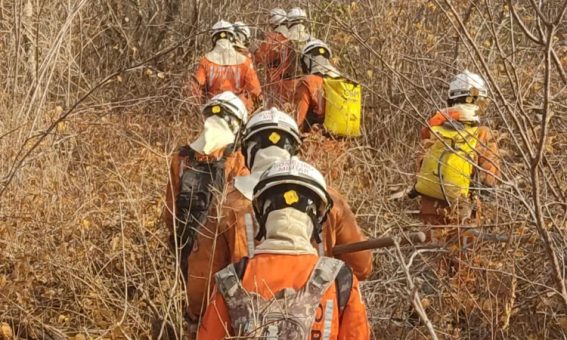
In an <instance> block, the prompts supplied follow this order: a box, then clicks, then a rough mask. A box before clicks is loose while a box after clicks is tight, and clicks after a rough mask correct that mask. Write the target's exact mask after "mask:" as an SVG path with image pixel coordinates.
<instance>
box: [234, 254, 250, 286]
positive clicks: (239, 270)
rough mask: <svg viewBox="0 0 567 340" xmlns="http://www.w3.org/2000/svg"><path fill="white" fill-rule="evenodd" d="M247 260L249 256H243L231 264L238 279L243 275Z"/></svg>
mask: <svg viewBox="0 0 567 340" xmlns="http://www.w3.org/2000/svg"><path fill="white" fill-rule="evenodd" d="M248 260H249V258H248V257H247V256H244V257H243V258H242V259H240V261H238V262H236V263H234V264H233V266H234V272H235V273H236V276H237V277H238V280H240V281H242V278H243V277H244V272H246V267H247V266H248Z"/></svg>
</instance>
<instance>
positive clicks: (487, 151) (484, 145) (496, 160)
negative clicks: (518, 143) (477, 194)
mask: <svg viewBox="0 0 567 340" xmlns="http://www.w3.org/2000/svg"><path fill="white" fill-rule="evenodd" d="M478 140H479V143H478V145H477V147H476V152H477V153H478V166H479V167H480V168H481V169H482V170H480V169H476V171H478V178H479V180H480V182H481V183H482V184H484V185H486V186H489V187H494V186H496V177H498V176H500V154H499V150H498V146H497V145H496V142H495V141H494V138H493V136H492V131H490V129H489V128H488V127H486V126H481V127H480V128H479V130H478Z"/></svg>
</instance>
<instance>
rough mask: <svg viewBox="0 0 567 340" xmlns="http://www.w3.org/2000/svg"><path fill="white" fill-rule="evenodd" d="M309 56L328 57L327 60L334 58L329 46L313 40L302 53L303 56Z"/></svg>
mask: <svg viewBox="0 0 567 340" xmlns="http://www.w3.org/2000/svg"><path fill="white" fill-rule="evenodd" d="M313 52H315V53H313ZM308 54H309V55H325V56H328V57H327V59H331V57H332V56H333V55H332V53H331V49H330V48H329V46H328V45H327V44H325V43H324V42H323V41H321V40H319V39H313V40H311V41H309V42H308V43H307V44H306V45H305V46H304V47H303V50H302V51H301V55H302V56H303V55H308Z"/></svg>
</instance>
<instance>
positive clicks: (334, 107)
mask: <svg viewBox="0 0 567 340" xmlns="http://www.w3.org/2000/svg"><path fill="white" fill-rule="evenodd" d="M323 87H324V91H325V120H324V122H323V125H324V126H325V128H326V129H327V130H328V131H329V132H331V133H332V134H333V135H335V136H342V137H357V136H360V121H361V116H362V114H361V111H362V94H361V89H360V84H357V83H353V82H351V81H349V80H347V79H344V78H329V77H327V78H325V79H324V80H323Z"/></svg>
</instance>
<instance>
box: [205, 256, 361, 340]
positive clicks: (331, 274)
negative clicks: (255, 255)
mask: <svg viewBox="0 0 567 340" xmlns="http://www.w3.org/2000/svg"><path fill="white" fill-rule="evenodd" d="M246 262H247V258H244V259H243V260H242V261H241V262H239V263H235V264H231V265H230V266H228V267H226V268H225V269H223V270H221V271H219V272H218V273H217V274H216V275H215V279H216V283H217V288H218V290H219V292H220V293H221V294H222V296H223V298H224V300H225V301H226V305H227V307H228V312H229V315H230V319H231V323H232V329H233V331H234V336H236V338H238V339H268V340H284V339H286V340H287V339H308V338H309V336H310V334H311V327H312V325H313V322H314V321H315V315H316V309H317V307H318V306H319V302H320V300H321V298H322V296H323V294H324V293H325V292H326V291H327V289H328V288H329V287H330V286H331V285H332V284H333V282H336V285H337V299H338V305H339V315H340V316H341V317H342V311H343V310H344V308H345V306H346V303H347V302H348V299H349V298H350V291H351V288H352V271H351V270H350V268H349V267H348V266H346V265H345V264H344V262H342V261H340V260H337V259H334V258H330V257H320V258H319V260H318V261H317V264H316V265H315V268H314V269H313V272H312V273H311V276H310V278H309V280H308V281H307V284H306V285H305V286H304V287H303V288H302V289H301V290H299V291H295V290H294V289H291V288H285V289H283V290H281V291H279V292H276V293H275V294H274V298H273V299H270V300H265V299H264V298H263V297H261V296H260V295H259V294H257V293H255V292H249V291H247V290H246V289H244V288H243V287H242V284H241V279H242V277H243V275H244V270H245V267H246ZM333 309H334V307H333V301H330V302H328V303H327V306H326V309H325V311H324V320H325V321H324V323H325V326H324V329H323V334H321V336H320V338H322V339H326V338H328V337H329V336H330V332H331V324H330V323H331V322H332V321H333V320H332V318H333ZM327 333H328V334H327Z"/></svg>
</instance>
